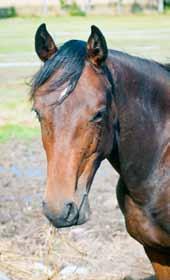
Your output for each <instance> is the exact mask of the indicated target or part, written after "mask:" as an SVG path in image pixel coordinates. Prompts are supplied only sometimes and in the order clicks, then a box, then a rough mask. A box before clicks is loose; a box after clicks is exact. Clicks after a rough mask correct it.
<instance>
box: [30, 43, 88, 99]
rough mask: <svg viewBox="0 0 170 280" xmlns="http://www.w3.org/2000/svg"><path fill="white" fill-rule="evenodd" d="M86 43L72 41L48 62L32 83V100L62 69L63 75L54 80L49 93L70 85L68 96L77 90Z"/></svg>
mask: <svg viewBox="0 0 170 280" xmlns="http://www.w3.org/2000/svg"><path fill="white" fill-rule="evenodd" d="M85 57H86V43H85V42H84V41H80V40H70V41H68V42H66V43H65V44H64V45H62V46H61V47H60V48H59V50H58V51H57V52H56V54H54V56H53V57H52V58H51V59H49V60H47V61H46V62H45V63H44V65H43V66H42V67H41V69H40V70H39V71H38V72H37V73H36V74H35V76H34V77H33V79H32V83H31V92H30V94H31V98H34V94H35V91H36V90H37V89H38V88H39V87H40V86H41V85H43V84H44V83H45V82H46V81H47V80H48V79H49V78H50V76H51V75H52V74H53V73H54V71H56V70H58V69H60V70H61V74H60V75H59V77H58V79H57V80H53V82H52V83H51V85H50V87H49V91H52V90H54V89H56V88H57V87H61V86H62V85H64V84H65V83H68V84H67V86H68V91H67V95H68V94H69V93H70V92H71V91H73V89H74V88H75V86H76V84H77V82H78V80H79V78H80V76H81V73H82V70H83V68H84V64H85Z"/></svg>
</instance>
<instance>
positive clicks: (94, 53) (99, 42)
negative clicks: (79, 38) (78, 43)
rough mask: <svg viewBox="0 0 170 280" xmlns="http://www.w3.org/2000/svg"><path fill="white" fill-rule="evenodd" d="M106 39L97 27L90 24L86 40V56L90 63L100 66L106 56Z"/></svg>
mask: <svg viewBox="0 0 170 280" xmlns="http://www.w3.org/2000/svg"><path fill="white" fill-rule="evenodd" d="M107 54H108V49H107V44H106V40H105V38H104V36H103V34H102V32H101V31H100V30H99V28H98V27H96V26H94V25H92V26H91V34H90V37H89V39H88V42H87V56H88V59H89V60H90V62H91V63H92V64H94V65H95V66H100V65H101V64H102V63H103V62H104V61H105V60H106V58H107Z"/></svg>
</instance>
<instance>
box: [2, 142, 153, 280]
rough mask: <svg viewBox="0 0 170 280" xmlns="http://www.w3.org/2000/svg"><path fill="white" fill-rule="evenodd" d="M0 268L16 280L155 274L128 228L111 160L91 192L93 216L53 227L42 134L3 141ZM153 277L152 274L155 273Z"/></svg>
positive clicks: (112, 278)
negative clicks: (45, 205) (45, 204)
mask: <svg viewBox="0 0 170 280" xmlns="http://www.w3.org/2000/svg"><path fill="white" fill-rule="evenodd" d="M0 154H1V156H0V271H2V272H4V273H5V274H6V275H8V276H9V277H10V278H11V279H13V280H20V279H22V280H26V279H28V280H32V279H37V280H47V279H53V280H60V279H69V280H71V279H77V280H80V279H85V280H87V279H93V280H96V279H100V280H101V279H104V280H120V279H124V277H127V276H128V278H125V279H135V280H138V279H147V280H148V279H150V277H149V276H151V275H152V274H153V271H152V268H151V265H150V263H149V261H148V260H147V258H146V257H145V254H144V250H143V248H142V246H141V245H140V244H138V243H137V242H136V241H135V240H133V239H132V238H131V237H129V235H128V234H127V233H126V230H125V226H124V219H123V216H122V214H121V212H120V210H119V207H118V204H117V201H116V196H115V186H116V182H117V179H118V175H117V174H116V173H115V171H114V170H113V168H112V167H111V166H110V165H109V163H108V162H107V161H104V162H103V164H102V165H101V167H100V169H99V171H98V173H97V175H96V177H95V180H94V183H93V186H92V189H91V193H90V202H91V209H92V214H91V218H90V221H89V222H88V223H87V224H85V225H83V226H79V227H73V228H71V229H64V230H59V231H57V230H54V229H53V228H52V227H50V226H49V224H48V221H47V220H46V218H45V217H43V215H42V212H41V201H42V197H43V190H44V184H45V174H46V160H45V155H44V152H43V149H42V146H41V142H40V141H39V140H37V139H36V140H33V141H31V142H21V141H20V142H19V141H18V140H15V139H14V140H12V141H10V142H8V143H6V144H1V145H0ZM151 279H152V278H151Z"/></svg>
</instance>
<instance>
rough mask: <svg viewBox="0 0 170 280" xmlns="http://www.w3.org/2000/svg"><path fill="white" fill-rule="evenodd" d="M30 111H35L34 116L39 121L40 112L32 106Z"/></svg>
mask: <svg viewBox="0 0 170 280" xmlns="http://www.w3.org/2000/svg"><path fill="white" fill-rule="evenodd" d="M32 111H33V112H34V113H35V117H36V118H37V119H38V120H39V122H40V121H41V115H40V113H39V112H38V111H37V110H36V109H34V108H32Z"/></svg>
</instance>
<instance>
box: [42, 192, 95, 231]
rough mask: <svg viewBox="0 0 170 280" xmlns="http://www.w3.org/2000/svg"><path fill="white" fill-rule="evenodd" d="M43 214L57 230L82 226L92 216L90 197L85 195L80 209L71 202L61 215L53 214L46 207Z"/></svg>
mask: <svg viewBox="0 0 170 280" xmlns="http://www.w3.org/2000/svg"><path fill="white" fill-rule="evenodd" d="M68 207H69V209H68ZM43 212H44V214H45V216H46V217H47V218H48V220H49V221H50V223H51V224H52V225H53V226H54V227H55V228H65V227H71V226H76V225H82V224H84V223H86V222H87V221H88V220H89V216H90V207H89V201H88V195H87V194H84V196H83V199H82V201H81V204H80V206H79V208H78V207H77V205H76V204H75V203H74V202H70V203H67V204H66V205H65V207H64V208H63V210H62V213H61V214H60V215H55V214H54V213H51V212H50V211H49V209H48V208H47V207H45V206H44V205H43Z"/></svg>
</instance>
